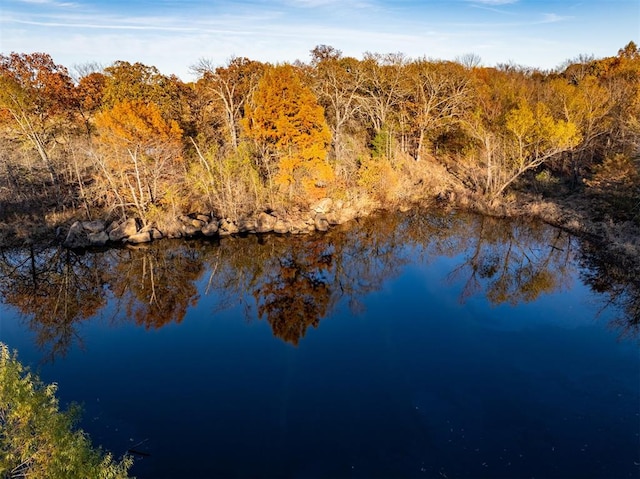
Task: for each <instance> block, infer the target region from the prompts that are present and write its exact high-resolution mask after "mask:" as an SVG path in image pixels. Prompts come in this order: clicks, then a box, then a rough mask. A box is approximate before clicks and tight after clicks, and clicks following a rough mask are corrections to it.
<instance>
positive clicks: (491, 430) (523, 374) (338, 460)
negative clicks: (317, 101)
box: [0, 212, 640, 478]
mask: <svg viewBox="0 0 640 479" xmlns="http://www.w3.org/2000/svg"><path fill="white" fill-rule="evenodd" d="M0 264H1V266H0V268H2V269H1V270H0V271H2V273H3V275H2V279H1V280H0V287H1V289H2V291H1V294H2V302H3V304H2V305H1V306H0V308H1V309H0V314H1V317H2V323H1V326H0V339H1V340H2V341H4V342H6V343H8V344H9V346H10V347H11V348H14V349H17V350H18V353H19V357H20V359H21V360H22V361H23V362H25V363H28V364H30V365H31V366H32V367H33V368H34V369H37V370H38V371H39V372H40V374H41V376H42V378H43V379H44V380H45V381H47V382H57V383H58V384H59V396H60V397H61V400H62V402H63V403H66V402H69V401H78V402H81V403H82V404H83V405H84V417H83V422H82V424H81V426H82V427H83V428H84V429H85V431H87V432H88V433H89V434H90V435H91V438H92V439H93V441H94V443H96V444H101V445H103V446H104V447H105V448H106V449H109V450H111V451H113V452H114V453H115V454H116V455H119V454H123V453H125V452H126V451H127V450H131V451H133V453H134V454H135V455H136V463H135V466H134V468H133V470H132V473H133V474H134V475H136V476H137V477H140V478H163V477H166V478H180V477H189V478H196V477H287V478H303V477H367V478H369V477H385V478H388V477H448V478H453V477H609V478H615V477H631V478H635V477H638V474H639V464H640V457H639V452H638V451H639V445H640V443H639V432H640V417H639V404H640V384H639V383H640V380H639V378H640V359H639V357H638V336H637V324H638V316H637V311H638V310H640V308H639V307H638V304H639V303H640V302H639V301H638V299H637V298H638V295H637V294H636V292H637V290H638V284H637V282H634V281H633V278H631V279H628V278H627V279H626V280H625V278H623V277H622V276H623V274H622V273H623V272H619V271H618V272H616V270H615V268H613V267H611V266H610V265H608V264H607V263H606V262H605V263H603V262H602V261H600V260H599V258H598V256H597V251H594V250H593V249H590V248H589V246H588V245H584V244H581V243H580V242H579V241H578V240H577V239H576V238H574V237H571V236H569V235H568V234H566V233H564V232H561V231H559V230H557V229H554V228H551V227H548V226H544V225H540V224H533V223H528V222H519V221H505V220H496V219H490V218H483V217H479V216H470V215H463V214H454V213H451V214H442V215H434V214H433V213H429V214H428V213H425V212H412V213H409V214H405V215H401V214H396V215H386V216H383V217H379V218H372V219H369V220H363V221H360V222H356V223H353V224H350V225H347V226H345V227H343V228H337V229H335V230H332V231H331V232H329V233H327V234H318V235H312V236H304V237H278V236H263V237H259V236H250V237H246V238H227V239H223V240H221V241H220V242H207V241H189V242H185V241H176V242H172V241H161V242H158V243H154V244H150V245H147V246H145V247H142V248H138V249H112V250H108V251H100V252H86V253H84V254H76V253H74V252H70V251H66V250H58V249H38V248H35V247H34V248H31V249H28V250H22V251H15V250H14V251H5V252H4V253H3V256H2V260H1V261H0ZM618 273H620V274H618Z"/></svg>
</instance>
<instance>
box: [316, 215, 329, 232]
mask: <svg viewBox="0 0 640 479" xmlns="http://www.w3.org/2000/svg"><path fill="white" fill-rule="evenodd" d="M313 224H314V227H315V229H316V230H318V231H327V230H328V229H329V221H328V220H327V217H326V215H324V214H321V213H318V214H317V215H316V217H315V218H314V221H313Z"/></svg>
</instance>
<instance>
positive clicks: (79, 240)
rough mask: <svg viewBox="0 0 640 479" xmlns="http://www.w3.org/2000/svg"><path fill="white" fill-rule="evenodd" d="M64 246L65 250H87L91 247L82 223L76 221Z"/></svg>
mask: <svg viewBox="0 0 640 479" xmlns="http://www.w3.org/2000/svg"><path fill="white" fill-rule="evenodd" d="M62 244H63V246H64V247H65V248H71V249H75V248H86V247H87V246H89V238H88V237H87V233H86V232H85V230H84V228H83V226H82V223H81V222H80V221H76V222H75V223H73V224H72V225H71V228H69V232H68V233H67V237H66V238H65V240H64V242H63V243H62Z"/></svg>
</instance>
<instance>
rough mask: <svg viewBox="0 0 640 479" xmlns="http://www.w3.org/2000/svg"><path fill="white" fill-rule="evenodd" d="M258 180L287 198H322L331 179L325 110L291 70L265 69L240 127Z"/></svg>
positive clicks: (285, 68) (284, 67)
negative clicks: (253, 153)
mask: <svg viewBox="0 0 640 479" xmlns="http://www.w3.org/2000/svg"><path fill="white" fill-rule="evenodd" d="M243 125H244V128H245V132H246V134H247V136H248V137H249V138H250V139H251V140H253V142H254V144H255V145H256V147H257V151H258V154H259V157H260V161H261V165H260V166H261V169H262V175H263V177H264V178H265V179H267V181H268V182H269V183H271V182H273V184H274V186H275V187H276V188H277V189H278V190H279V191H280V192H281V193H285V194H286V195H288V197H289V199H290V200H291V199H293V198H294V197H296V198H297V199H301V200H303V201H307V200H309V199H313V198H318V197H321V196H323V195H324V194H325V193H324V191H325V188H326V187H327V186H328V185H329V184H330V182H331V181H332V180H333V178H334V175H333V169H332V168H331V165H330V164H329V163H328V161H327V153H328V150H329V146H330V143H331V133H330V131H329V127H328V126H327V123H326V121H325V118H324V111H323V109H322V107H321V106H320V105H319V104H318V100H317V98H316V96H315V95H314V93H313V92H312V91H311V89H310V88H309V87H307V86H306V85H304V84H303V83H302V80H301V79H300V76H299V74H298V73H297V72H296V69H295V68H294V67H293V66H291V65H280V66H275V67H270V68H267V70H266V71H265V73H264V76H263V77H262V78H261V80H260V82H259V83H258V87H257V89H256V91H255V93H254V94H253V97H252V101H251V102H250V103H249V104H248V105H247V106H246V108H245V118H244V122H243Z"/></svg>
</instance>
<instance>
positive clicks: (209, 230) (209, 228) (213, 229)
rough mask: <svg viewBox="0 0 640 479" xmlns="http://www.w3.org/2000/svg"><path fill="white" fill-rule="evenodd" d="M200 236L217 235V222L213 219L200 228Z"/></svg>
mask: <svg viewBox="0 0 640 479" xmlns="http://www.w3.org/2000/svg"><path fill="white" fill-rule="evenodd" d="M201 231H202V234H203V235H205V236H214V235H215V234H216V233H218V220H216V219H213V220H211V221H210V222H209V223H207V224H206V225H204V226H203V227H202V230H201Z"/></svg>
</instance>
